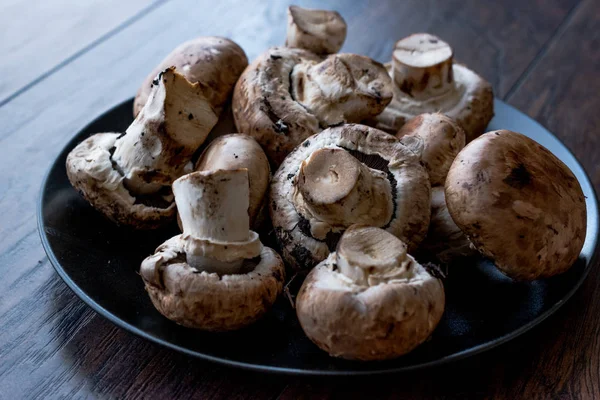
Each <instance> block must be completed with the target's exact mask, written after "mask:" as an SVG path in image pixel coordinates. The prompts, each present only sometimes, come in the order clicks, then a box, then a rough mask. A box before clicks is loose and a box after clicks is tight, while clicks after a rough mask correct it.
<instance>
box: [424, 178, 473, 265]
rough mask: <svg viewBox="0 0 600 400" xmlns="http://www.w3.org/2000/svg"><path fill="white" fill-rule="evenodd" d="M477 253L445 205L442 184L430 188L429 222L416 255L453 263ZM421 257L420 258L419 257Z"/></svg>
mask: <svg viewBox="0 0 600 400" xmlns="http://www.w3.org/2000/svg"><path fill="white" fill-rule="evenodd" d="M477 254H479V253H478V252H477V249H475V247H474V246H473V244H471V242H470V241H469V239H468V238H467V236H466V235H465V234H464V232H463V231H462V230H461V229H460V228H459V227H458V226H457V225H456V223H455V222H454V220H453V219H452V217H451V216H450V213H449V212H448V206H447V205H446V195H445V193H444V186H434V187H432V188H431V222H430V224H429V230H428V231H427V236H426V237H425V239H424V240H423V242H422V243H421V245H420V246H419V249H418V254H417V257H422V258H423V259H430V260H434V261H436V262H441V263H444V264H453V263H456V262H457V260H462V259H463V258H465V257H473V256H476V255H477ZM419 259H421V258H419Z"/></svg>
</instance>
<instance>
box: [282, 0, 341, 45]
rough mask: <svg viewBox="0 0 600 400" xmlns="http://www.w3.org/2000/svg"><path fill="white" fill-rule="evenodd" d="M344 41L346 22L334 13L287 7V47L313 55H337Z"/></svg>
mask: <svg viewBox="0 0 600 400" xmlns="http://www.w3.org/2000/svg"><path fill="white" fill-rule="evenodd" d="M344 40H346V21H344V18H342V16H341V15H340V14H339V13H338V12H336V11H327V10H314V9H310V8H302V7H298V6H290V7H288V27H287V39H286V41H285V45H286V46H287V47H296V48H300V49H306V50H308V51H312V52H313V53H315V54H331V53H337V52H338V51H339V50H340V48H341V47H342V45H343V44H344Z"/></svg>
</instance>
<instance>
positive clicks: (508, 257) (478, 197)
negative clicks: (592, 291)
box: [445, 130, 587, 280]
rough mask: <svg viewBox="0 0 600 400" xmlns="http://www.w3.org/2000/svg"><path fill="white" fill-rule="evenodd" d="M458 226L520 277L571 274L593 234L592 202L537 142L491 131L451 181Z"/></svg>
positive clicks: (456, 166)
mask: <svg viewBox="0 0 600 400" xmlns="http://www.w3.org/2000/svg"><path fill="white" fill-rule="evenodd" d="M445 190H446V203H447V205H448V210H449V212H450V215H451V216H452V219H453V220H454V222H455V223H456V224H457V225H458V227H460V229H461V230H462V231H463V232H464V233H465V234H466V235H467V237H468V238H469V240H470V241H471V242H472V243H473V244H474V245H475V247H477V249H478V250H479V251H480V252H481V253H482V254H483V255H485V256H487V257H489V258H491V259H492V260H493V261H494V263H495V264H496V266H497V267H498V268H499V269H500V270H501V271H502V272H503V273H505V274H506V275H508V276H510V277H511V278H513V279H516V280H533V279H537V278H546V277H550V276H553V275H557V274H560V273H563V272H565V271H566V270H568V269H569V268H570V267H571V266H572V265H573V263H574V262H575V261H576V260H577V257H578V256H579V252H580V251H581V248H582V246H583V242H584V240H585V234H586V223H587V219H586V205H585V198H584V196H583V192H582V190H581V186H580V185H579V182H578V181H577V178H575V176H574V175H573V173H572V172H571V170H569V168H568V167H567V166H566V165H565V164H563V163H562V162H561V161H560V160H559V159H558V158H557V157H556V156H554V155H553V154H552V153H550V152H549V151H548V150H547V149H546V148H544V147H543V146H541V145H540V144H538V143H536V142H535V141H534V140H532V139H530V138H528V137H526V136H524V135H522V134H520V133H516V132H511V131H506V130H500V131H493V132H488V133H486V134H485V135H482V136H481V137H480V138H478V139H476V140H474V141H473V142H471V143H470V144H469V145H467V146H466V147H465V148H464V149H463V150H462V151H461V152H460V153H459V154H458V156H457V158H456V160H455V161H454V163H453V164H452V167H451V168H450V172H449V173H448V177H447V179H446V185H445Z"/></svg>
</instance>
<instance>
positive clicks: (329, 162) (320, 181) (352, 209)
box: [298, 148, 393, 226]
mask: <svg viewBox="0 0 600 400" xmlns="http://www.w3.org/2000/svg"><path fill="white" fill-rule="evenodd" d="M298 189H299V191H300V193H301V194H302V197H303V199H304V201H305V204H306V205H307V207H308V209H309V210H310V212H311V213H312V214H313V215H315V216H317V217H318V219H319V220H321V221H323V222H326V223H328V224H331V225H342V226H348V225H350V224H352V223H365V224H373V225H384V224H385V223H386V222H387V221H388V220H389V219H390V218H391V213H392V209H393V207H392V201H391V195H390V193H391V191H390V188H389V182H388V181H387V178H386V176H385V174H384V173H383V172H381V171H377V170H373V169H370V168H369V167H367V166H366V165H364V164H362V163H361V162H360V161H358V160H357V159H356V158H354V157H353V156H352V155H351V154H350V153H348V152H347V151H346V150H344V149H340V148H323V149H319V150H317V151H315V152H314V153H312V154H311V156H310V157H309V158H308V159H307V160H305V161H304V162H303V163H302V165H301V166H300V171H299V174H298ZM382 199H385V200H384V201H382ZM386 200H387V201H386ZM381 204H383V205H384V206H383V207H382V206H380V205H381Z"/></svg>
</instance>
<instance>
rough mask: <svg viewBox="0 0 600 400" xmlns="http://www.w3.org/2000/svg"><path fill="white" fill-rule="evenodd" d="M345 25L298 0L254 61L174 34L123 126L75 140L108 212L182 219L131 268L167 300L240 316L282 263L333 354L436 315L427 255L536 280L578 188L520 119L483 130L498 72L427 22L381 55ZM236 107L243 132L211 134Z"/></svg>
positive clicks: (194, 315)
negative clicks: (471, 64) (368, 52)
mask: <svg viewBox="0 0 600 400" xmlns="http://www.w3.org/2000/svg"><path fill="white" fill-rule="evenodd" d="M346 31H347V27H346V23H345V21H344V19H343V18H342V17H341V16H340V15H339V14H338V13H337V12H334V11H326V10H311V9H304V8H300V7H297V6H291V7H290V8H289V10H288V33H287V38H286V42H285V46H283V47H273V48H270V49H268V50H266V51H265V52H264V53H263V54H261V55H259V56H258V57H257V58H256V59H255V60H254V61H253V62H252V63H250V64H249V65H248V60H247V58H246V55H245V54H244V51H243V50H242V49H241V48H240V47H239V46H238V45H237V44H235V43H234V42H233V41H231V40H229V39H225V38H219V37H201V38H197V39H194V40H191V41H189V42H186V43H183V44H182V45H180V46H178V47H177V48H176V49H174V50H173V51H172V52H171V53H170V54H169V55H168V56H167V57H166V58H165V59H164V60H163V61H162V62H161V63H160V64H159V65H158V66H157V67H156V68H155V69H154V70H153V71H152V72H151V73H150V75H148V77H147V78H146V80H145V82H144V83H143V84H142V86H141V87H140V89H139V91H138V94H137V96H136V98H135V102H134V116H135V119H134V121H133V122H132V124H131V125H130V126H129V127H128V128H127V130H126V131H125V132H108V133H98V134H95V135H92V136H91V137H89V138H87V139H85V140H84V141H83V142H82V143H80V144H79V145H78V146H76V147H75V148H74V149H73V150H72V151H71V153H70V154H69V155H68V157H67V163H66V164H67V165H66V167H67V174H68V177H69V180H70V181H71V183H72V185H73V187H74V188H75V189H77V190H78V191H79V192H80V193H81V194H82V196H83V197H84V198H85V199H86V200H87V201H88V202H89V203H90V204H91V205H92V206H93V207H94V208H96V209H97V210H98V211H99V212H100V213H102V214H103V215H104V216H106V217H107V218H109V219H110V220H112V221H114V222H115V223H117V224H118V225H124V226H128V227H132V228H136V229H155V228H159V227H162V226H165V225H168V224H174V223H175V220H176V219H177V220H178V222H179V226H180V228H181V231H182V233H180V234H178V235H176V236H174V237H172V238H171V239H169V240H167V241H165V242H164V243H162V244H160V245H159V246H158V248H157V249H156V251H155V252H154V254H151V255H148V256H147V257H146V258H145V259H144V260H143V261H141V267H140V275H141V277H142V280H143V284H144V286H145V288H146V291H147V292H148V295H149V297H150V300H151V301H152V303H153V304H154V306H155V307H156V309H157V310H158V311H159V312H160V313H161V314H162V315H164V316H165V317H166V318H168V319H170V320H172V321H174V322H175V323H177V324H180V325H183V326H186V327H189V328H194V329H201V330H207V331H229V330H235V329H242V328H244V327H246V326H248V325H250V324H253V323H255V322H257V321H259V320H260V319H261V318H262V317H263V316H264V315H265V314H267V313H269V310H270V309H271V307H272V306H273V304H274V303H275V301H276V300H277V298H278V297H279V296H280V295H281V294H282V292H283V291H284V287H285V285H286V282H289V281H286V275H287V276H288V277H289V278H290V279H295V278H296V277H305V280H304V282H303V283H302V286H301V289H300V291H299V292H298V293H297V296H296V300H295V303H294V302H293V301H292V303H293V304H292V306H293V307H295V310H296V315H297V317H298V320H299V322H300V326H301V327H302V329H303V330H304V332H305V333H306V335H307V336H308V338H310V340H312V341H313V342H314V343H315V344H316V345H317V346H318V347H320V348H321V349H323V350H324V351H326V352H328V353H329V354H331V355H332V356H335V357H342V358H347V359H355V360H381V359H390V358H395V357H399V356H401V355H403V354H406V353H408V352H410V351H412V350H413V349H415V348H416V347H417V346H419V345H420V344H422V343H423V342H425V341H426V340H427V339H428V338H429V337H430V336H431V335H432V334H433V333H434V331H435V328H436V326H437V325H438V323H440V321H441V319H442V316H443V313H444V308H445V292H444V281H443V277H440V276H439V274H436V273H434V272H433V271H434V270H435V268H432V267H431V266H432V265H433V264H431V263H425V262H424V261H425V260H427V261H433V262H435V263H438V264H439V263H441V264H447V265H449V266H450V269H449V271H450V272H449V273H452V269H453V268H455V266H456V268H470V267H471V265H472V264H473V262H470V261H469V260H468V258H467V257H480V256H484V257H487V258H489V259H491V260H492V261H493V262H494V263H495V265H496V266H497V268H498V269H499V270H500V271H501V272H502V273H504V274H506V275H507V276H509V277H511V278H513V279H514V280H528V281H530V280H534V279H540V278H547V277H551V276H555V275H559V274H561V273H563V272H565V271H567V270H568V269H569V268H570V267H571V266H572V265H573V264H574V262H575V261H576V259H577V257H578V255H579V253H580V251H581V248H582V246H583V242H584V240H585V233H586V206H585V198H584V196H583V192H582V190H581V187H580V185H579V183H578V181H577V179H576V178H575V176H574V175H573V173H572V172H571V171H570V170H569V169H568V167H567V166H566V165H564V164H563V163H562V162H561V161H560V160H558V158H556V157H555V156H554V155H553V154H551V153H550V152H549V151H548V150H546V149H545V148H544V147H542V146H541V145H539V144H538V143H536V142H535V141H533V140H531V139H529V138H528V137H526V136H524V135H522V134H519V133H516V132H510V131H506V130H499V131H493V132H488V133H485V134H483V132H484V131H485V129H486V126H487V124H488V122H489V121H490V119H491V118H492V116H493V95H492V89H491V86H490V85H489V83H487V82H486V81H485V80H484V79H483V78H481V77H480V76H478V75H477V74H476V73H475V72H473V71H471V70H469V69H468V68H467V67H465V66H463V65H460V64H456V63H454V62H453V52H452V49H451V47H450V46H449V45H448V44H447V43H445V42H443V41H442V40H441V39H439V38H437V37H435V36H432V35H429V34H425V33H420V34H415V35H411V36H409V37H407V38H404V39H402V40H400V41H398V42H397V43H396V45H395V48H394V51H393V57H392V63H391V64H389V65H387V68H386V67H385V66H383V65H382V64H380V63H378V62H376V61H374V60H372V59H370V58H368V57H365V56H362V55H357V54H348V53H342V54H337V52H338V51H339V50H340V48H341V47H342V45H343V43H344V40H345V37H346ZM229 102H231V109H230V108H229V107H227V104H228V103H229ZM228 113H231V117H232V118H233V119H234V121H235V126H236V129H237V132H238V133H234V132H226V134H224V135H223V134H222V132H215V130H213V128H214V127H215V126H216V124H217V122H218V120H219V118H220V117H221V116H223V117H224V118H227V117H228ZM209 134H210V135H209ZM208 138H212V140H209V139H208ZM271 168H273V169H271ZM272 171H273V174H272ZM176 217H177V218H176ZM267 239H269V240H270V239H275V242H276V244H277V246H276V247H277V248H276V249H271V248H269V247H266V246H264V245H263V244H262V243H263V240H267ZM269 243H270V242H269ZM278 252H279V253H280V254H281V256H280V255H279V254H278ZM434 267H435V266H434ZM286 268H287V274H286ZM293 297H294V296H290V298H293ZM434 340H435V339H434Z"/></svg>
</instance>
